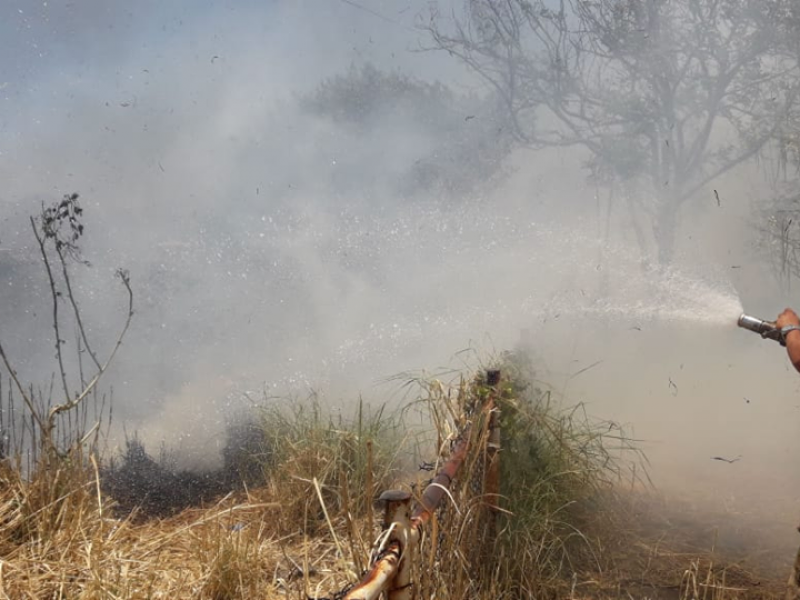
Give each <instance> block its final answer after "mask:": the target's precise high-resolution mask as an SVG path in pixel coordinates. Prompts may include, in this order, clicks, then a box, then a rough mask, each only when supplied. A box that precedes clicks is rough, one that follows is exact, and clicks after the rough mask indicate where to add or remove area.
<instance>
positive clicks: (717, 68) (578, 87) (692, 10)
mask: <svg viewBox="0 0 800 600" xmlns="http://www.w3.org/2000/svg"><path fill="white" fill-rule="evenodd" d="M793 2H794V0H772V1H770V2H758V1H755V0H557V1H554V0H533V1H525V0H466V1H465V3H464V5H463V10H462V11H461V12H460V14H452V15H451V16H450V17H447V18H445V17H443V16H442V15H441V14H440V13H438V12H436V11H434V12H433V13H432V14H431V17H430V19H428V20H426V21H425V22H424V23H422V24H421V25H422V27H423V28H424V29H426V30H427V32H428V33H429V34H430V39H431V40H432V41H433V45H432V48H433V49H437V50H442V51H446V52H448V53H449V54H450V55H451V56H453V57H455V58H456V59H458V60H460V61H462V62H463V63H465V64H466V65H468V66H469V67H470V68H471V69H472V70H474V71H475V72H476V73H477V74H478V75H480V76H481V77H482V78H483V79H484V80H485V81H486V82H487V83H488V84H489V86H490V88H491V89H492V90H493V91H494V93H495V94H497V95H498V96H499V97H500V98H502V101H503V105H504V106H505V109H506V112H507V117H508V121H509V125H510V127H511V129H512V131H513V132H514V136H515V139H516V140H517V142H518V144H520V145H522V146H526V147H531V148H545V147H573V146H575V147H582V148H584V149H585V150H586V151H588V152H587V157H588V159H587V162H586V166H587V168H588V170H589V173H590V174H591V175H592V176H593V177H594V178H595V179H596V180H597V181H598V182H600V183H604V184H611V183H614V182H624V183H625V184H626V185H630V186H631V189H635V190H636V194H629V197H628V199H627V200H628V206H629V209H630V210H631V211H632V215H633V217H634V222H636V223H637V224H638V225H637V227H638V228H639V234H640V241H642V243H643V244H646V243H648V242H647V241H646V240H648V239H652V240H653V242H654V243H655V246H656V250H657V258H658V261H659V262H660V263H661V264H666V263H668V262H670V261H671V259H672V257H673V254H674V243H675V236H676V231H677V227H678V224H679V215H680V211H681V208H682V207H683V206H684V205H685V204H686V203H687V202H689V201H690V200H692V199H693V198H696V197H697V193H698V192H699V191H700V190H702V189H703V188H704V187H705V186H707V185H708V184H709V183H710V182H712V181H714V180H715V179H716V178H717V177H719V176H720V175H722V174H724V173H726V172H728V171H730V170H731V169H733V168H734V167H736V166H738V165H740V164H742V163H744V162H745V161H747V160H748V159H750V158H752V157H754V156H755V155H756V154H757V153H758V152H759V150H761V149H762V148H763V147H764V145H765V144H767V143H768V142H769V141H770V140H774V139H776V138H778V137H780V136H781V134H782V129H783V128H784V126H785V123H786V122H788V121H791V120H792V119H794V117H795V116H796V115H795V112H796V111H797V110H798V91H799V90H800V86H799V83H800V78H798V76H799V75H800V68H798V56H797V53H796V52H795V51H794V48H793V44H792V41H791V38H792V36H791V35H790V34H789V33H788V30H787V25H786V23H787V22H788V20H789V19H790V18H791V17H792V16H793V15H792V12H793V11H796V8H795V7H794V6H793ZM647 225H649V227H650V228H651V229H650V233H649V234H648V233H647V230H646V229H645V227H646V226H647ZM650 236H652V237H650Z"/></svg>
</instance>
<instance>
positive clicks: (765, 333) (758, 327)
mask: <svg viewBox="0 0 800 600" xmlns="http://www.w3.org/2000/svg"><path fill="white" fill-rule="evenodd" d="M738 325H739V327H742V328H743V329H748V330H750V331H752V332H754V333H757V334H758V335H760V336H761V337H762V338H764V339H765V340H774V341H776V342H778V343H779V344H780V345H781V346H785V345H786V337H785V336H786V332H784V331H783V330H781V329H779V328H778V324H777V323H776V322H775V321H764V320H762V319H758V318H756V317H751V316H750V315H746V314H742V316H740V317H739V321H738ZM789 327H793V326H791V325H790V326H789Z"/></svg>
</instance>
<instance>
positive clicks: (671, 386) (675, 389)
mask: <svg viewBox="0 0 800 600" xmlns="http://www.w3.org/2000/svg"><path fill="white" fill-rule="evenodd" d="M669 389H670V391H671V392H672V395H673V396H677V395H678V386H677V385H676V384H675V382H674V381H672V377H669Z"/></svg>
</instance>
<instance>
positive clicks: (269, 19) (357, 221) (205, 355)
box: [0, 0, 799, 496]
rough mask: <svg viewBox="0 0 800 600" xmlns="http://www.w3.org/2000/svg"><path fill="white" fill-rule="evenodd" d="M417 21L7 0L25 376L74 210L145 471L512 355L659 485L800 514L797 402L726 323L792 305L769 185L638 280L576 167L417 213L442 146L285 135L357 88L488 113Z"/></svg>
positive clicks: (18, 327)
mask: <svg viewBox="0 0 800 600" xmlns="http://www.w3.org/2000/svg"><path fill="white" fill-rule="evenodd" d="M435 5H436V4H435V3H430V2H422V1H409V2H395V1H390V0H385V1H379V0H361V1H359V2H350V1H346V0H314V1H311V0H305V1H304V0H298V1H292V2H290V1H285V2H283V1H273V2H256V1H253V2H245V1H237V2H211V1H196V0H192V1H191V2H189V1H183V2H181V1H172V2H161V1H159V2H156V1H150V0H142V1H140V2H136V3H131V2H121V1H117V0H107V1H103V0H83V1H81V0H72V1H69V2H67V1H50V0H48V1H47V2H34V1H32V0H5V1H4V2H3V3H2V6H0V55H2V56H3V57H5V60H3V61H2V62H0V180H2V181H3V182H4V185H3V189H2V190H1V191H0V258H2V257H9V256H12V255H13V263H9V264H13V265H14V266H13V268H12V267H5V268H6V271H0V274H2V275H3V277H4V281H0V336H2V340H3V343H4V347H6V348H7V349H8V350H9V351H10V352H11V353H12V354H13V356H14V357H15V361H16V363H15V364H16V365H17V368H18V369H19V371H20V373H21V374H22V375H23V376H24V377H25V378H26V380H29V381H33V382H38V383H39V384H42V383H43V382H47V381H49V378H50V374H51V373H52V372H53V369H54V363H53V357H52V339H51V337H52V336H51V334H50V329H49V328H50V325H49V323H48V321H47V320H46V319H45V318H43V315H46V314H47V312H48V298H47V289H46V287H45V286H44V284H43V282H42V279H41V275H40V274H39V272H38V270H37V269H38V264H37V261H36V254H35V252H36V248H35V245H34V243H35V242H34V240H33V238H32V235H31V232H30V227H29V222H28V216H29V215H32V214H35V213H36V212H37V211H38V210H39V208H40V206H41V203H42V202H45V203H50V202H53V201H55V200H57V199H59V198H60V197H61V196H62V195H63V194H65V193H71V192H78V193H80V194H81V201H82V203H83V206H84V208H85V217H84V219H85V224H86V235H85V238H84V239H83V240H82V248H83V255H84V258H85V259H86V260H88V261H89V262H90V263H91V266H90V267H82V266H81V265H75V269H74V271H73V272H74V277H75V282H76V289H77V290H78V292H79V296H80V301H81V305H82V307H83V308H84V309H85V314H86V315H88V316H89V317H90V318H87V322H88V323H89V325H88V328H89V331H90V334H92V335H93V336H94V337H93V339H96V340H97V342H96V344H97V348H98V349H99V350H100V351H101V353H107V352H108V351H109V350H110V348H111V346H112V344H113V341H114V339H115V335H116V332H117V331H118V329H119V326H120V325H121V319H122V318H123V317H124V294H123V293H122V290H121V289H120V286H119V285H118V283H117V282H115V280H114V277H113V274H114V270H115V269H116V268H119V267H124V268H127V269H129V270H130V272H131V281H132V286H133V290H134V294H135V311H136V314H135V316H134V320H133V324H132V327H131V330H130V332H129V335H128V337H127V338H126V339H125V341H124V344H123V346H122V348H121V350H120V353H119V355H118V358H117V360H116V361H115V363H114V364H113V367H112V369H111V370H110V371H109V373H108V374H107V375H108V376H107V378H105V379H104V380H103V386H104V390H111V389H113V395H114V401H115V419H117V422H118V427H119V428H120V429H124V431H126V432H128V433H130V432H133V431H138V432H139V434H140V436H141V437H142V438H143V439H144V440H145V441H146V442H147V443H149V444H150V445H151V446H152V445H153V444H156V445H157V444H159V443H160V441H161V440H162V439H168V440H170V442H171V443H173V444H174V445H176V446H178V447H179V448H180V449H181V451H182V452H184V454H185V456H187V457H190V458H191V457H195V458H196V459H197V460H195V461H194V463H196V464H208V463H209V462H213V460H214V457H215V456H216V458H217V459H218V454H217V451H218V449H219V448H220V447H221V445H222V444H223V443H224V439H223V438H222V433H221V432H222V430H223V427H222V425H223V423H224V421H225V418H226V414H228V413H231V412H235V411H236V410H237V409H239V408H241V407H243V406H247V405H248V402H249V401H250V399H252V398H254V397H255V398H261V397H263V396H264V395H267V396H274V397H279V398H291V397H298V396H299V397H303V396H305V395H308V394H309V393H311V392H312V391H313V392H319V393H321V394H323V396H324V397H325V398H326V399H327V401H328V402H329V403H330V404H331V405H332V406H333V407H340V408H342V410H346V407H347V406H350V405H352V402H353V401H354V400H355V399H357V398H358V396H359V395H361V396H363V397H365V398H366V399H367V400H369V401H374V402H376V403H381V402H385V401H395V400H394V396H393V395H392V393H393V390H392V389H387V387H386V386H381V385H379V382H380V381H382V380H385V379H386V378H387V377H391V376H392V375H395V374H397V373H400V372H404V371H419V370H422V369H426V370H428V371H432V372H435V371H437V370H438V369H440V368H462V367H463V368H474V367H476V366H478V365H480V364H482V362H485V361H486V360H487V357H490V356H492V355H496V354H497V353H499V352H501V351H502V350H505V349H508V348H510V347H513V346H514V345H515V344H516V343H517V342H518V341H519V339H520V336H521V335H523V333H522V332H526V333H524V336H525V337H526V339H533V340H534V342H535V343H534V347H535V355H536V357H537V360H538V361H539V362H538V363H537V369H538V370H539V372H540V373H541V377H542V380H543V381H546V382H548V385H551V386H552V389H553V391H554V392H555V394H556V395H557V396H558V397H559V398H562V399H563V401H564V402H565V403H572V402H579V401H580V402H586V403H587V405H588V406H589V409H590V412H591V413H592V414H594V415H597V416H598V417H601V418H609V419H615V420H619V421H623V422H626V423H629V424H630V426H631V429H632V430H634V431H635V432H636V434H637V435H639V436H641V437H642V439H644V440H646V446H647V450H648V451H650V452H652V454H653V456H654V457H656V458H655V459H654V464H655V465H658V468H659V469H662V471H661V474H662V475H663V477H662V479H664V480H668V479H671V478H672V479H674V477H671V476H668V475H670V474H671V475H675V474H676V473H678V472H683V473H688V472H691V473H692V478H693V480H696V481H704V482H705V483H706V484H707V485H708V486H711V487H712V488H713V489H716V488H715V487H714V486H719V488H720V489H723V488H724V489H726V490H727V489H728V488H730V487H735V486H740V485H741V484H742V482H743V481H746V479H745V477H750V476H752V475H753V474H754V473H759V474H760V476H761V477H768V478H769V481H770V482H771V483H772V484H774V485H776V486H778V487H780V488H781V489H782V490H783V491H784V492H785V494H786V495H788V496H791V495H793V494H795V493H796V492H797V486H796V485H795V484H793V483H792V484H791V485H790V484H789V483H787V482H788V481H789V480H788V479H787V476H786V473H788V472H790V470H791V468H792V462H791V457H792V456H793V454H792V453H793V452H794V451H795V450H796V449H797V444H796V443H795V442H793V441H791V440H794V439H798V436H797V433H798V431H797V422H798V418H797V417H798V412H797V411H798V408H797V406H798V403H797V400H796V395H797V392H798V387H799V386H798V380H797V378H796V375H795V374H794V373H792V372H791V371H790V370H789V369H788V368H787V363H786V361H785V359H784V356H783V354H782V353H781V352H782V350H781V349H780V348H779V347H777V345H775V347H773V345H771V344H770V343H767V342H763V341H761V340H759V339H758V338H756V337H755V336H752V334H747V333H746V332H742V331H738V330H737V329H736V328H735V326H734V325H733V322H734V321H735V318H736V316H738V314H737V311H739V310H741V306H740V304H739V303H740V302H741V303H742V304H744V305H745V306H746V307H747V310H748V312H751V313H754V314H756V316H761V317H764V318H774V316H775V315H776V314H777V312H778V311H779V310H780V309H782V308H783V306H784V305H788V304H791V301H792V296H791V293H790V292H787V291H786V290H785V289H783V288H781V287H780V286H778V285H777V284H776V283H775V281H774V279H773V278H772V276H771V274H770V272H769V269H768V267H767V264H766V263H765V262H764V261H763V260H761V259H760V258H759V257H758V256H757V255H756V252H755V241H754V238H753V235H752V233H753V232H752V228H751V227H750V223H749V221H750V216H751V214H752V201H753V200H754V199H758V198H759V197H760V194H761V190H762V188H763V185H764V182H763V178H761V177H760V176H759V175H758V172H757V171H753V170H752V169H751V170H749V171H748V170H746V169H745V170H742V171H737V172H735V173H731V174H730V175H729V176H728V177H726V178H725V179H724V180H721V181H719V182H717V183H716V187H717V188H718V190H719V192H720V195H721V197H722V200H723V202H722V203H720V204H718V203H717V202H714V201H712V200H711V196H710V195H709V197H708V202H705V203H698V207H697V208H696V209H694V210H693V212H691V213H690V214H688V215H686V218H685V222H684V227H683V228H682V230H681V234H680V240H679V248H680V252H679V257H678V260H677V262H676V265H675V266H674V267H673V268H672V269H669V270H667V271H658V272H655V271H647V270H646V269H644V270H643V268H642V266H641V251H640V250H639V248H638V247H636V244H635V241H634V236H633V234H632V232H631V230H630V225H629V224H627V223H626V217H625V215H624V213H623V212H619V213H615V214H614V215H613V220H614V223H615V229H614V233H613V235H611V236H607V235H604V231H605V225H604V223H605V216H604V215H605V213H604V211H603V210H602V200H603V198H604V195H603V194H604V192H602V191H601V190H598V189H597V188H595V187H594V186H592V185H590V184H589V183H588V182H587V181H586V179H585V176H584V175H585V173H584V172H583V171H582V170H581V166H582V161H583V158H584V157H582V156H581V155H579V154H574V153H572V152H567V151H550V152H540V153H534V152H531V151H519V152H517V153H515V154H514V155H513V156H511V157H510V158H509V160H508V161H507V164H506V165H505V166H506V175H507V176H506V177H504V178H502V180H501V181H499V182H498V183H497V184H496V185H493V186H492V187H490V188H489V189H486V188H482V189H478V188H476V190H475V192H474V193H472V194H466V195H465V196H464V197H462V198H459V199H457V201H454V199H453V198H449V197H448V198H446V197H444V196H442V195H441V194H439V193H438V192H434V191H431V193H430V194H428V195H425V194H421V195H420V194H417V195H416V196H414V197H412V198H409V197H407V196H404V195H403V194H402V193H400V192H399V191H398V190H400V189H402V186H400V185H399V182H400V183H402V181H403V180H404V179H405V178H407V176H408V174H409V173H410V172H412V168H413V166H414V165H415V164H417V163H418V162H419V161H420V160H423V159H426V158H429V157H430V155H431V153H435V152H436V148H437V146H436V143H437V139H436V134H435V132H432V131H431V127H430V126H420V125H419V124H415V123H409V122H408V120H407V119H405V117H403V116H399V115H386V117H385V118H384V119H382V120H381V121H380V122H379V123H376V124H375V126H374V128H372V129H370V130H367V131H354V130H353V129H352V128H347V127H342V126H341V125H340V124H337V123H335V122H332V121H331V120H330V119H328V118H325V117H324V116H320V115H309V114H308V113H304V112H303V111H302V110H301V109H300V108H299V106H298V95H302V94H304V93H307V92H308V91H310V90H313V89H315V88H316V87H317V86H318V85H319V84H320V82H322V81H323V80H325V79H326V78H330V77H332V76H335V75H337V74H342V73H345V72H346V71H347V69H348V68H350V67H351V66H360V65H363V64H365V63H366V62H371V63H373V64H375V65H377V66H378V67H379V68H381V69H384V70H387V71H391V70H400V71H402V72H404V73H409V74H411V75H412V76H413V77H415V78H417V79H419V80H424V81H429V82H432V81H436V80H439V81H442V82H444V83H446V84H447V85H449V86H451V87H452V88H453V89H455V90H457V91H458V92H461V93H473V94H478V95H480V94H482V93H484V91H485V90H484V88H483V86H482V84H481V82H480V81H479V80H477V79H476V78H475V77H474V76H473V75H472V74H470V73H469V72H468V71H467V70H465V69H464V68H462V67H461V66H460V65H458V64H457V63H456V62H454V61H453V60H451V59H450V58H449V57H448V56H447V55H443V54H439V53H432V52H426V51H421V49H422V48H424V47H425V46H426V44H427V38H426V37H425V34H424V32H422V31H421V30H420V29H419V28H418V27H417V25H418V24H419V23H420V19H423V20H424V18H425V15H427V14H428V11H429V10H430V9H431V8H432V7H435ZM448 6H449V5H448V3H444V2H442V3H439V7H440V8H442V9H447V8H448ZM458 6H460V4H458ZM442 12H443V13H444V12H446V11H445V10H442ZM458 120H459V121H462V120H463V123H464V125H463V126H464V128H465V131H466V128H467V127H471V126H473V125H474V124H475V121H477V119H476V120H468V119H461V118H460V116H459V119H458ZM6 260H10V259H8V258H6ZM0 266H2V263H0ZM732 267H735V269H734V268H732ZM9 269H10V270H9ZM48 336H49V337H48ZM592 365H596V366H592ZM590 366H591V368H590V369H588V370H585V368H586V367H590ZM576 373H581V374H580V375H576ZM746 399H749V400H747V401H746ZM287 401H289V400H287ZM766 432H769V434H768V435H767V433H766ZM115 439H116V443H117V444H121V440H122V437H121V434H119V435H117V437H116V438H115ZM112 445H113V443H112ZM717 454H725V455H732V456H736V455H742V456H743V457H745V458H747V460H744V459H743V460H742V461H741V462H739V463H736V464H735V465H720V464H719V463H716V462H712V461H710V460H709V457H710V456H712V455H717ZM748 461H749V462H748ZM187 462H188V463H192V460H189V459H187ZM671 463H676V464H680V466H681V469H683V470H682V471H681V470H680V469H674V470H672V471H670V470H669V465H670V464H671ZM687 465H690V466H691V469H688V470H687V469H686V466H687ZM764 465H770V466H771V467H772V468H771V469H770V470H765V469H764ZM722 468H726V469H728V470H727V471H722V470H721V469H722ZM734 469H739V470H738V471H734ZM733 472H735V473H738V475H737V476H736V477H733V478H732V476H731V473H733ZM776 482H779V483H776Z"/></svg>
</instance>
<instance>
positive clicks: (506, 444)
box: [419, 354, 642, 598]
mask: <svg viewBox="0 0 800 600" xmlns="http://www.w3.org/2000/svg"><path fill="white" fill-rule="evenodd" d="M494 366H495V368H499V369H500V370H501V372H502V378H501V381H500V383H499V384H498V385H496V386H490V385H488V384H487V380H486V375H485V374H484V373H480V374H478V375H477V376H475V377H474V378H473V379H472V380H463V379H462V380H459V381H458V382H457V383H456V384H454V385H450V386H447V385H443V384H442V383H441V382H439V381H430V382H428V383H427V385H426V386H424V387H423V393H422V396H421V399H422V400H423V401H424V404H425V405H426V406H427V407H428V410H429V412H430V415H431V417H430V418H431V421H432V422H433V423H434V424H435V425H436V429H437V438H438V440H439V445H440V448H441V449H442V450H443V452H442V459H443V460H445V459H446V456H447V454H448V452H449V450H450V448H451V447H452V444H453V442H454V441H455V440H457V439H461V438H463V436H464V435H467V432H468V435H469V436H470V449H469V452H468V456H467V458H466V460H465V461H464V463H463V464H462V467H461V470H460V471H459V474H458V477H457V479H456V480H454V481H453V484H452V486H451V489H450V493H451V495H450V497H448V499H447V500H446V501H445V505H444V506H443V507H442V508H441V509H440V511H439V513H438V514H437V516H436V518H435V519H434V520H433V523H432V525H431V531H430V532H429V535H428V536H427V538H426V539H425V540H424V542H423V544H422V548H421V559H420V560H421V563H422V565H424V566H421V568H420V573H419V577H420V581H421V587H422V590H423V591H422V596H423V597H429V596H430V597H432V596H434V595H435V596H436V597H437V598H462V597H473V598H479V597H480V598H482V597H487V598H488V597H492V598H530V597H542V595H551V594H559V593H562V592H564V587H565V586H569V585H570V582H572V581H573V578H575V577H577V576H578V574H579V573H585V572H590V571H597V570H598V569H599V570H602V569H603V568H604V567H605V566H606V565H605V564H604V558H603V556H602V555H603V548H602V545H601V541H600V540H601V538H602V534H601V531H600V529H601V528H604V527H609V526H611V527H613V525H612V524H611V522H610V521H608V520H607V519H606V511H605V508H604V507H605V506H606V504H605V503H606V501H607V499H608V497H609V495H613V493H614V490H615V489H616V488H615V484H616V483H618V482H619V481H620V478H622V477H624V476H625V475H626V473H627V472H628V471H627V467H628V466H630V465H631V464H638V463H639V461H640V459H641V458H642V457H641V455H640V454H639V453H638V452H637V451H636V449H635V447H634V445H633V443H632V442H631V441H630V440H628V439H627V438H626V436H625V435H624V432H622V431H620V428H619V426H618V425H616V424H612V423H609V422H595V421H593V420H592V419H591V418H589V417H588V416H587V415H586V413H585V411H584V410H583V408H582V407H581V406H577V407H570V408H563V407H560V406H558V404H557V403H556V402H554V401H553V399H552V395H551V394H550V393H549V392H547V391H546V390H542V389H540V388H537V387H536V386H535V385H533V384H532V383H531V382H532V381H533V378H532V376H531V373H530V372H529V369H528V368H527V366H526V363H525V360H524V357H523V356H521V355H517V354H505V355H504V356H503V357H502V358H501V360H499V361H497V362H496V364H495V365H494ZM489 397H491V398H492V402H493V406H494V407H495V408H494V410H493V411H492V412H495V414H496V416H495V418H496V419H497V423H499V426H500V432H501V435H500V439H501V443H500V450H499V453H498V459H499V461H500V463H499V464H500V477H499V480H500V484H499V494H500V500H499V502H497V500H496V499H495V496H494V495H493V492H494V490H492V489H489V486H487V477H486V475H487V472H488V470H489V466H488V462H487V460H486V456H487V450H489V448H488V444H489V441H490V428H489V420H490V419H491V416H490V414H491V413H490V412H487V411H486V410H481V407H484V406H486V402H487V400H488V399H489ZM605 533H608V532H607V531H606V532H605ZM445 582H446V583H445Z"/></svg>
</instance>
